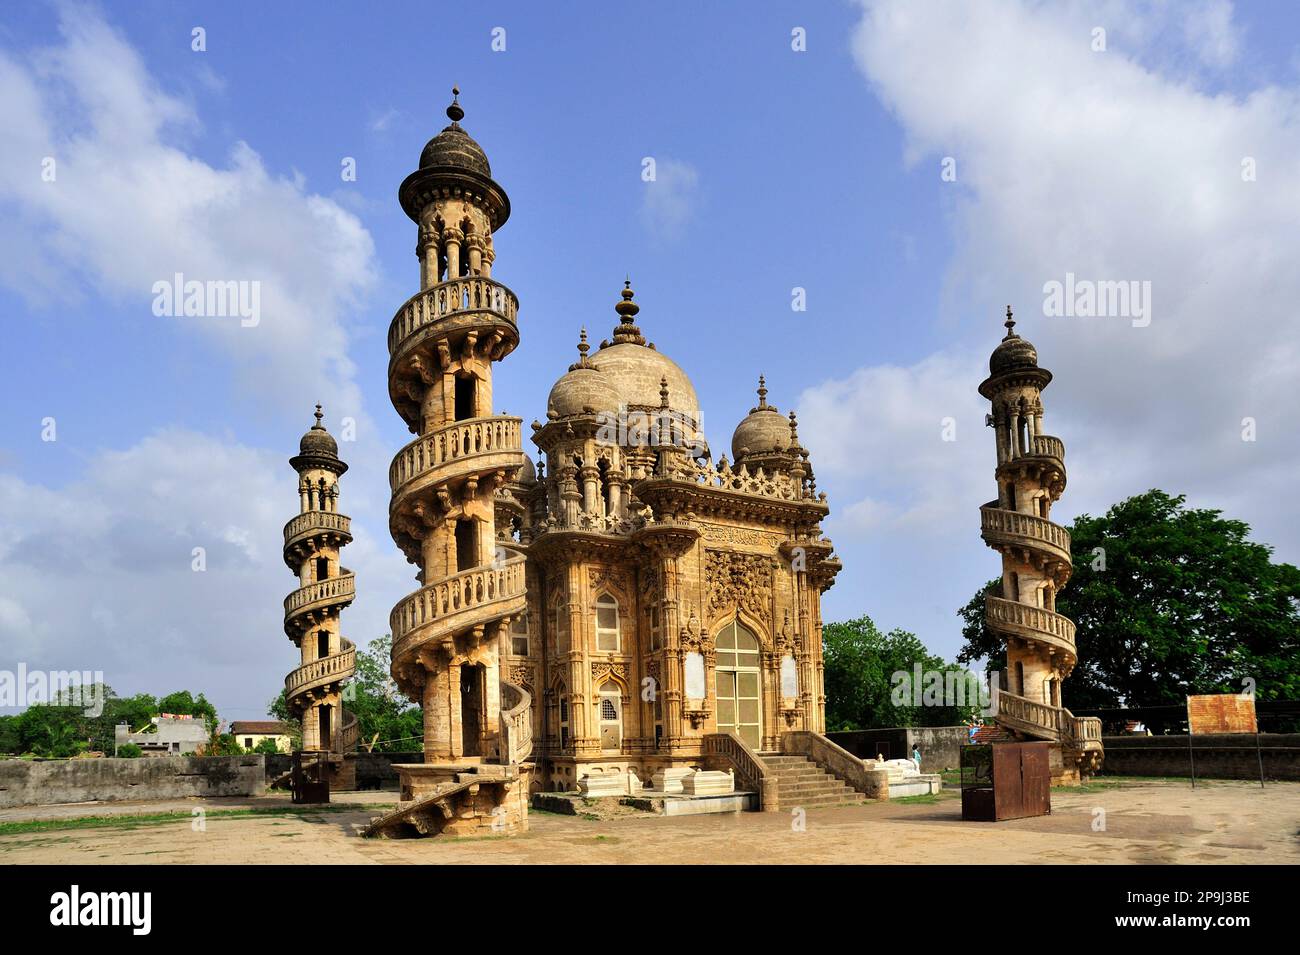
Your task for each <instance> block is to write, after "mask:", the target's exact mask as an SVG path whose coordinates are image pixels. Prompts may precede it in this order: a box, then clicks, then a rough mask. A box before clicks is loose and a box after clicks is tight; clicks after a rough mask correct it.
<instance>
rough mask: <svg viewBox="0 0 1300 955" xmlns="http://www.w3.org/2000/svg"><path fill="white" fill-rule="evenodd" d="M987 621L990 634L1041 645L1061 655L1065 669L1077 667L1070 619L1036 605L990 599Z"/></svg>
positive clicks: (997, 598)
mask: <svg viewBox="0 0 1300 955" xmlns="http://www.w3.org/2000/svg"><path fill="white" fill-rule="evenodd" d="M984 620H985V622H986V623H987V624H988V627H989V629H990V630H993V631H996V632H998V633H1001V634H1004V635H1006V636H1008V637H1019V638H1020V639H1022V640H1027V641H1029V642H1031V643H1039V644H1042V645H1043V646H1046V647H1047V648H1048V649H1049V650H1050V651H1054V652H1056V653H1058V654H1060V655H1062V656H1063V659H1062V661H1061V664H1060V666H1061V667H1062V668H1063V669H1066V670H1068V669H1070V668H1071V667H1073V666H1074V661H1075V659H1076V654H1075V649H1074V621H1073V620H1071V619H1070V618H1069V617H1064V616H1062V615H1061V614H1059V613H1055V612H1053V611H1051V610H1047V609H1045V608H1043V607H1035V606H1034V605H1033V604H1026V603H1020V602H1019V601H1017V600H1007V599H1005V598H1003V597H994V596H988V597H985V598H984Z"/></svg>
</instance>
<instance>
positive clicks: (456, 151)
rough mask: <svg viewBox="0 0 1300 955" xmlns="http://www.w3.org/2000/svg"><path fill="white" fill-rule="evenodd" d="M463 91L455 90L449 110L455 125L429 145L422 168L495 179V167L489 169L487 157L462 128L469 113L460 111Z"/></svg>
mask: <svg viewBox="0 0 1300 955" xmlns="http://www.w3.org/2000/svg"><path fill="white" fill-rule="evenodd" d="M459 95H460V90H458V89H455V88H453V89H452V96H453V98H452V102H451V105H450V106H448V107H447V116H448V117H450V118H451V125H450V126H448V127H446V128H445V129H444V130H443V131H442V132H440V133H439V134H438V135H437V136H434V137H433V139H431V140H429V141H428V143H426V144H425V146H424V150H423V152H421V153H420V168H421V169H430V168H433V167H435V166H438V167H450V168H455V169H468V170H469V171H470V172H476V173H478V174H479V175H481V176H486V177H487V178H489V179H490V178H492V167H491V166H490V165H488V158H487V153H485V152H484V151H483V147H482V146H480V145H479V144H478V143H476V142H475V141H474V138H473V137H472V136H470V134H469V133H467V132H465V130H464V129H462V128H461V125H460V120H461V119H462V118H463V117H464V116H465V111H464V110H463V109H461V108H460V103H459V101H458V99H457V97H458V96H459Z"/></svg>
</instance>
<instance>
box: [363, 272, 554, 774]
mask: <svg viewBox="0 0 1300 955" xmlns="http://www.w3.org/2000/svg"><path fill="white" fill-rule="evenodd" d="M518 309H519V303H518V300H517V298H516V297H515V295H514V293H513V292H511V291H510V289H508V288H506V286H504V285H502V284H501V283H499V282H496V281H494V280H493V279H491V278H488V277H486V276H481V275H472V276H462V277H458V278H454V279H448V280H446V281H442V282H438V283H436V284H434V285H432V286H430V287H429V288H427V289H425V290H423V291H421V292H418V293H417V294H415V295H413V296H412V297H411V298H410V299H408V300H407V301H406V302H405V303H404V304H403V305H402V306H401V307H400V308H399V309H398V310H397V313H396V315H395V316H394V318H393V321H392V323H391V324H390V326H389V329H388V348H389V355H390V360H389V393H390V396H391V397H392V400H393V406H394V408H396V410H397V412H398V413H399V414H401V415H402V417H403V418H404V419H405V420H406V422H407V424H408V425H409V426H410V427H411V429H412V430H413V431H417V432H418V436H417V437H416V438H415V439H414V440H412V441H411V442H410V443H408V444H407V445H406V446H405V447H403V448H402V449H401V450H399V451H398V452H397V454H396V455H395V456H394V457H393V461H392V464H391V466H390V467H389V472H388V479H389V486H390V489H391V491H392V498H391V501H390V505H389V525H390V530H391V532H392V535H393V539H394V540H395V541H396V542H397V544H398V545H399V547H401V548H402V549H403V551H404V553H406V554H407V556H408V558H410V559H412V560H415V561H417V562H418V561H422V547H421V544H422V540H423V537H424V535H427V534H435V535H450V534H451V533H452V529H451V528H450V527H448V526H447V524H446V523H445V521H446V518H445V517H443V516H442V515H444V514H446V513H447V508H448V507H449V506H454V503H455V502H461V501H468V500H470V499H471V498H472V497H474V496H475V495H483V494H485V493H486V492H485V491H484V490H483V489H484V488H485V484H484V481H486V480H488V479H490V478H494V477H495V480H497V481H498V482H499V481H500V480H502V476H503V475H504V477H505V479H506V480H508V479H510V478H512V477H513V475H514V473H515V472H516V471H517V469H518V468H520V467H522V466H523V464H524V463H525V458H524V453H523V419H521V418H517V417H511V416H508V415H486V416H480V417H472V418H461V419H459V420H456V421H451V422H446V423H443V424H432V423H429V422H427V416H426V415H425V414H424V413H423V398H422V396H423V395H424V394H427V392H426V391H424V389H427V388H430V387H433V384H432V383H433V382H434V381H436V380H437V377H438V376H440V375H441V374H442V372H441V371H439V370H438V369H440V368H443V367H445V365H444V364H443V362H444V361H445V360H446V357H445V356H447V355H459V354H462V350H463V349H464V348H466V347H477V348H479V349H481V350H482V356H483V357H484V358H486V359H488V360H490V361H494V360H498V359H499V358H501V357H504V355H505V354H507V353H508V352H509V350H510V349H512V348H513V347H514V345H515V344H517V342H518V329H517V324H516V323H517V316H518ZM475 343H477V345H475ZM449 502H452V503H450V504H449ZM490 503H491V502H490V498H489V505H490ZM413 527H414V528H415V529H414V530H413V529H412V528H413ZM480 558H481V559H482V560H483V562H482V563H481V564H480V565H479V566H475V567H470V568H467V569H464V570H457V571H456V572H454V573H451V574H447V575H445V576H443V577H440V578H439V579H436V580H428V579H427V578H426V580H427V582H426V583H425V584H424V586H422V587H420V588H419V589H418V590H416V591H414V592H413V593H411V594H408V595H407V596H406V597H404V598H402V599H401V600H400V601H398V603H397V604H396V606H394V607H393V609H392V612H391V613H390V615H389V624H390V631H391V634H392V664H393V665H392V673H393V676H394V679H396V680H397V682H398V685H399V687H401V688H402V690H403V692H406V693H407V694H408V695H409V696H411V697H412V698H416V696H418V692H419V690H418V686H419V684H418V682H416V678H415V677H413V676H410V674H411V673H412V671H414V670H416V669H418V668H419V667H423V666H427V665H429V663H428V661H429V660H430V657H429V656H426V655H425V654H424V653H422V652H421V651H422V650H435V651H438V653H440V652H442V651H445V650H447V649H448V648H451V647H455V646H457V645H458V644H459V643H460V642H461V640H462V638H463V637H465V636H466V635H467V634H469V632H470V631H475V630H481V631H482V632H485V633H487V634H489V635H495V634H497V633H499V632H500V629H501V627H500V625H501V624H502V623H503V622H504V621H505V620H506V619H507V618H510V617H513V616H515V615H518V614H520V613H522V612H523V610H524V607H525V573H524V567H525V558H524V556H523V555H522V554H519V553H516V552H514V551H513V550H512V549H509V548H506V549H505V550H502V549H501V547H499V546H498V549H497V552H496V553H495V554H481V555H480ZM476 639H477V638H476ZM438 653H435V654H433V655H432V656H433V657H438ZM422 660H423V661H424V662H421V661H422ZM499 689H500V702H501V709H500V712H499V726H498V727H494V728H493V731H494V732H496V733H497V734H498V739H497V744H496V747H497V754H498V758H500V759H502V760H503V761H506V762H513V763H518V762H523V761H525V760H527V759H529V758H530V756H531V753H532V714H531V707H532V696H531V694H530V693H529V692H528V691H527V690H526V689H524V688H523V687H519V686H515V685H513V684H510V683H508V682H506V681H505V680H504V679H501V680H500V685H499Z"/></svg>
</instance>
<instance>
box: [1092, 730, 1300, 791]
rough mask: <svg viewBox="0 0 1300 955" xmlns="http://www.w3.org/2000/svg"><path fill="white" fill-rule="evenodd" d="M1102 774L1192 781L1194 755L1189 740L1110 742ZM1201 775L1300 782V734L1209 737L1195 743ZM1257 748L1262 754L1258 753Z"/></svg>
mask: <svg viewBox="0 0 1300 955" xmlns="http://www.w3.org/2000/svg"><path fill="white" fill-rule="evenodd" d="M1102 745H1103V746H1104V747H1105V750H1106V761H1105V763H1103V764H1102V774H1103V775H1105V774H1110V775H1115V776H1187V777H1190V776H1191V775H1192V753H1191V752H1189V750H1188V745H1187V737H1186V736H1185V735H1184V736H1105V737H1102ZM1192 746H1193V748H1194V751H1195V757H1196V775H1197V777H1198V778H1199V777H1203V778H1206V779H1259V764H1260V759H1261V758H1262V759H1263V762H1264V778H1265V779H1286V780H1300V733H1261V734H1260V735H1259V738H1258V744H1257V743H1256V737H1255V736H1253V735H1247V734H1241V735H1237V734H1208V735H1204V736H1201V735H1197V736H1193V737H1192ZM1257 746H1258V749H1257Z"/></svg>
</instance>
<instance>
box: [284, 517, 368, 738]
mask: <svg viewBox="0 0 1300 955" xmlns="http://www.w3.org/2000/svg"><path fill="white" fill-rule="evenodd" d="M351 540H352V528H351V519H350V518H349V517H347V515H344V514H339V513H337V512H334V511H323V510H316V509H313V510H308V511H304V512H302V513H301V514H298V515H297V516H295V517H293V518H292V519H290V520H289V521H288V522H287V523H286V524H285V525H284V561H285V563H286V564H287V565H288V566H289V568H290V569H292V570H295V571H296V570H297V569H298V567H299V566H300V565H301V564H302V562H303V561H304V560H305V559H307V558H308V557H310V556H311V554H312V553H314V552H316V551H317V550H318V549H319V548H320V547H321V546H322V545H326V544H328V545H332V546H335V547H339V546H342V545H344V544H347V543H349V542H351ZM355 597H356V574H354V573H353V572H352V571H351V570H349V569H348V568H346V567H340V568H339V575H338V576H337V577H330V578H327V579H325V580H318V581H314V582H313V583H310V584H307V585H306V586H304V587H299V588H297V589H296V590H293V591H291V592H290V593H289V595H288V596H287V597H285V598H284V632H285V634H286V635H288V637H289V639H291V640H292V641H293V642H294V645H295V646H298V647H301V644H302V639H303V637H304V636H305V635H306V634H307V633H309V632H310V631H311V630H312V629H313V628H314V627H315V626H316V625H318V624H319V623H320V622H321V621H322V620H324V619H325V618H327V617H333V616H334V615H336V614H338V613H339V612H340V611H341V610H342V609H343V608H344V607H346V606H348V605H349V604H351V603H352V601H353V600H354V599H355ZM339 644H340V649H339V651H338V652H337V653H330V654H327V655H326V656H323V657H318V658H316V659H313V660H309V661H307V662H306V663H303V664H301V665H300V666H297V667H295V668H294V669H292V670H290V671H289V673H288V674H287V675H286V676H285V678H284V691H285V700H286V702H287V703H288V704H289V708H290V709H291V710H292V711H294V712H295V713H299V714H300V713H302V712H303V710H305V709H306V708H307V707H308V706H310V705H311V703H312V701H313V700H314V699H315V698H316V696H317V694H323V693H331V692H335V691H337V689H338V688H339V687H341V685H342V684H343V682H344V681H345V680H347V679H348V678H350V677H351V676H352V675H353V674H354V673H355V672H356V665H357V664H356V660H357V651H356V645H355V644H354V643H353V642H352V641H351V640H349V639H347V638H346V637H343V636H340V637H339ZM341 709H342V715H341V719H340V722H339V727H338V729H337V731H336V732H335V733H334V734H333V735H332V737H331V739H330V747H329V750H330V753H331V756H330V759H331V761H334V760H335V758H341V757H342V754H344V753H351V752H354V751H355V750H356V748H357V743H358V740H359V736H360V730H359V727H358V724H357V717H356V714H355V713H353V712H352V711H351V710H348V709H347V708H346V707H341Z"/></svg>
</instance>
